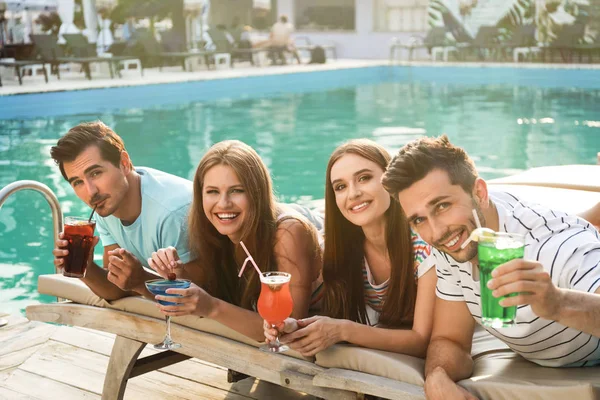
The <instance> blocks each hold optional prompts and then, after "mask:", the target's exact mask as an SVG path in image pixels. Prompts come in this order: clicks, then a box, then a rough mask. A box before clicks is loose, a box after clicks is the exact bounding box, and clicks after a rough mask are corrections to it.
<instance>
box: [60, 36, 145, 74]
mask: <svg viewBox="0 0 600 400" xmlns="http://www.w3.org/2000/svg"><path fill="white" fill-rule="evenodd" d="M63 37H64V38H65V40H66V42H67V46H69V48H70V49H71V52H72V54H73V56H72V57H64V58H63V59H67V60H69V59H70V60H72V61H73V62H77V63H79V64H81V65H82V67H83V69H84V71H85V74H86V77H87V78H88V79H92V73H91V70H90V64H91V63H105V64H107V65H108V69H109V72H110V77H111V78H113V77H114V74H115V72H116V74H117V76H118V77H119V78H120V77H121V71H120V68H119V65H120V64H121V63H123V62H125V61H130V60H137V61H138V62H139V60H138V59H137V57H134V56H112V55H111V56H110V57H106V56H104V57H103V56H98V54H97V53H96V46H95V45H94V44H90V43H89V42H88V40H87V38H86V37H85V36H83V35H82V34H80V33H75V34H66V33H65V34H63ZM140 66H141V62H140ZM140 71H141V74H142V76H143V75H144V70H143V68H140Z"/></svg>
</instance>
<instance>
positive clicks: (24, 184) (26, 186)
mask: <svg viewBox="0 0 600 400" xmlns="http://www.w3.org/2000/svg"><path fill="white" fill-rule="evenodd" d="M20 190H34V191H36V192H39V193H41V194H42V195H43V196H44V198H45V199H46V201H47V202H48V204H49V205H50V209H51V210H52V224H53V226H54V242H56V240H58V234H59V233H60V232H62V231H63V213H62V210H61V209H60V204H59V203H58V198H57V197H56V195H55V194H54V192H53V191H52V190H51V189H50V188H49V187H48V186H46V185H44V184H43V183H41V182H38V181H16V182H13V183H10V184H8V185H6V186H5V187H3V188H2V189H1V190H0V209H2V204H4V202H5V201H6V199H7V198H8V197H9V196H10V195H11V194H13V193H15V192H18V191H20ZM56 272H58V271H57V270H56V269H55V273H56ZM59 301H60V299H59ZM2 322H3V321H2V320H0V327H1V326H2Z"/></svg>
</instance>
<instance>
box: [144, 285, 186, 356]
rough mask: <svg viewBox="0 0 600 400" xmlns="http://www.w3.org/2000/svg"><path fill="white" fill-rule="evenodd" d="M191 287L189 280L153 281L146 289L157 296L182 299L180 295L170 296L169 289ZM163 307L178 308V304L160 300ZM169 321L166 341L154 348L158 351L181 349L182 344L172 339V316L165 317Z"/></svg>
mask: <svg viewBox="0 0 600 400" xmlns="http://www.w3.org/2000/svg"><path fill="white" fill-rule="evenodd" d="M189 287H190V281H189V280H187V279H175V280H172V281H170V280H167V279H153V280H150V281H146V288H148V290H149V291H150V293H152V294H153V295H155V296H159V295H160V296H170V297H181V296H180V295H178V294H168V293H167V292H166V291H167V289H187V288H189ZM158 302H159V303H160V304H162V305H163V306H176V305H177V303H173V302H170V301H164V300H159V301H158ZM165 319H166V321H167V333H166V335H165V338H164V340H163V341H162V342H161V343H158V344H155V345H154V348H155V349H157V350H174V349H178V348H180V347H181V344H179V343H175V342H173V340H172V339H171V316H169V315H167V316H165Z"/></svg>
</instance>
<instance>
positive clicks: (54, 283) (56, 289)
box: [38, 274, 312, 361]
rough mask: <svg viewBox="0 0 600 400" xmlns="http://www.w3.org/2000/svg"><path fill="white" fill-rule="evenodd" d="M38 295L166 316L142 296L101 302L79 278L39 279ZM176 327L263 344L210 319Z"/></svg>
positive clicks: (186, 321)
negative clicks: (185, 327)
mask: <svg viewBox="0 0 600 400" xmlns="http://www.w3.org/2000/svg"><path fill="white" fill-rule="evenodd" d="M38 291H39V292H40V293H42V294H47V295H50V296H56V297H61V298H63V299H68V300H71V301H73V302H75V303H79V304H86V305H90V306H96V307H102V308H111V309H114V310H121V311H126V312H130V313H134V314H141V315H145V316H148V317H153V318H158V319H164V315H163V314H162V313H161V312H160V311H159V310H158V308H157V307H156V304H155V303H154V302H153V301H152V300H148V299H145V298H143V297H141V296H132V297H126V298H123V299H120V300H115V301H112V302H109V301H106V300H103V299H101V298H100V297H98V296H96V295H95V294H94V293H93V292H92V291H91V290H90V289H89V288H88V287H87V286H86V285H85V284H84V283H83V282H82V281H80V280H79V279H76V278H67V277H64V276H62V275H60V274H53V275H40V277H39V279H38ZM172 321H173V322H174V323H176V324H179V325H183V326H187V327H189V328H193V329H196V330H199V331H203V332H208V333H212V334H215V335H219V336H223V337H226V338H228V339H232V340H235V341H238V342H241V343H245V344H248V345H250V346H254V347H258V346H260V344H261V343H259V342H257V341H255V340H253V339H251V338H249V337H247V336H244V335H242V334H241V333H238V332H236V331H234V330H233V329H230V328H228V327H226V326H224V325H221V324H220V323H218V322H216V321H213V320H211V319H208V318H198V317H194V316H186V317H174V318H173V320H172ZM286 354H288V355H290V356H292V357H295V358H299V359H302V360H309V361H312V358H311V359H309V358H305V357H302V356H301V355H300V354H299V353H297V352H295V351H289V352H287V353H286Z"/></svg>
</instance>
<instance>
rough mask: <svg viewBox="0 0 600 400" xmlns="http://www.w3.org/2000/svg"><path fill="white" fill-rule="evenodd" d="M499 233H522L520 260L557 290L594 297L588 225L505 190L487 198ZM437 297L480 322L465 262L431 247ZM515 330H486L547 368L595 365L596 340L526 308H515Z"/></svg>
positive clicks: (599, 250) (594, 250)
mask: <svg viewBox="0 0 600 400" xmlns="http://www.w3.org/2000/svg"><path fill="white" fill-rule="evenodd" d="M490 198H491V200H492V201H493V202H494V204H495V205H496V207H497V209H498V217H499V226H500V229H499V230H500V231H501V232H511V233H519V234H523V235H525V257H524V258H525V259H526V260H536V261H538V262H540V263H541V264H542V265H543V266H544V269H545V270H546V271H547V272H548V273H550V276H551V278H552V282H553V283H554V284H555V285H556V286H557V287H559V288H566V289H573V290H579V291H582V292H589V293H594V292H595V291H596V289H598V287H599V286H600V267H599V263H600V238H599V235H598V231H596V229H595V228H594V227H593V226H592V225H591V224H590V223H588V222H587V221H585V220H584V219H582V218H578V217H577V216H571V215H567V214H566V213H564V212H560V211H553V210H550V209H548V208H545V207H543V206H540V205H537V204H531V203H526V202H525V201H521V200H520V199H518V198H517V197H515V196H513V195H511V194H510V193H506V192H496V193H491V194H490ZM432 256H433V257H434V258H435V265H436V270H437V275H438V283H437V288H436V294H437V296H438V297H439V298H441V299H444V300H449V301H464V302H466V303H467V306H468V308H469V311H470V312H471V314H472V315H473V318H475V320H476V321H477V323H479V324H481V302H480V286H479V285H480V283H479V282H475V281H473V279H472V276H471V273H472V268H473V267H472V265H471V263H470V262H466V263H459V262H457V261H455V260H454V259H453V258H452V257H450V256H448V255H447V254H445V253H442V252H440V251H438V250H436V249H434V251H433V253H432ZM516 325H517V326H516V327H513V328H499V329H494V328H488V327H485V329H486V330H487V331H488V332H489V333H491V334H492V335H494V336H496V337H497V338H498V339H500V340H502V341H503V342H504V343H506V344H507V345H508V346H509V347H510V348H511V349H512V350H514V351H515V352H516V353H518V354H520V355H521V356H523V357H525V358H526V359H528V360H530V361H532V362H535V363H537V364H539V365H543V366H548V367H561V366H569V367H577V366H591V365H600V339H599V338H598V337H594V336H591V335H588V334H586V333H583V332H581V331H578V330H576V329H572V328H568V327H566V326H564V325H561V324H559V323H558V322H554V321H549V320H545V319H542V318H540V317H538V316H536V315H535V314H534V313H533V310H532V309H531V306H529V305H522V306H519V307H518V309H517V317H516Z"/></svg>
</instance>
